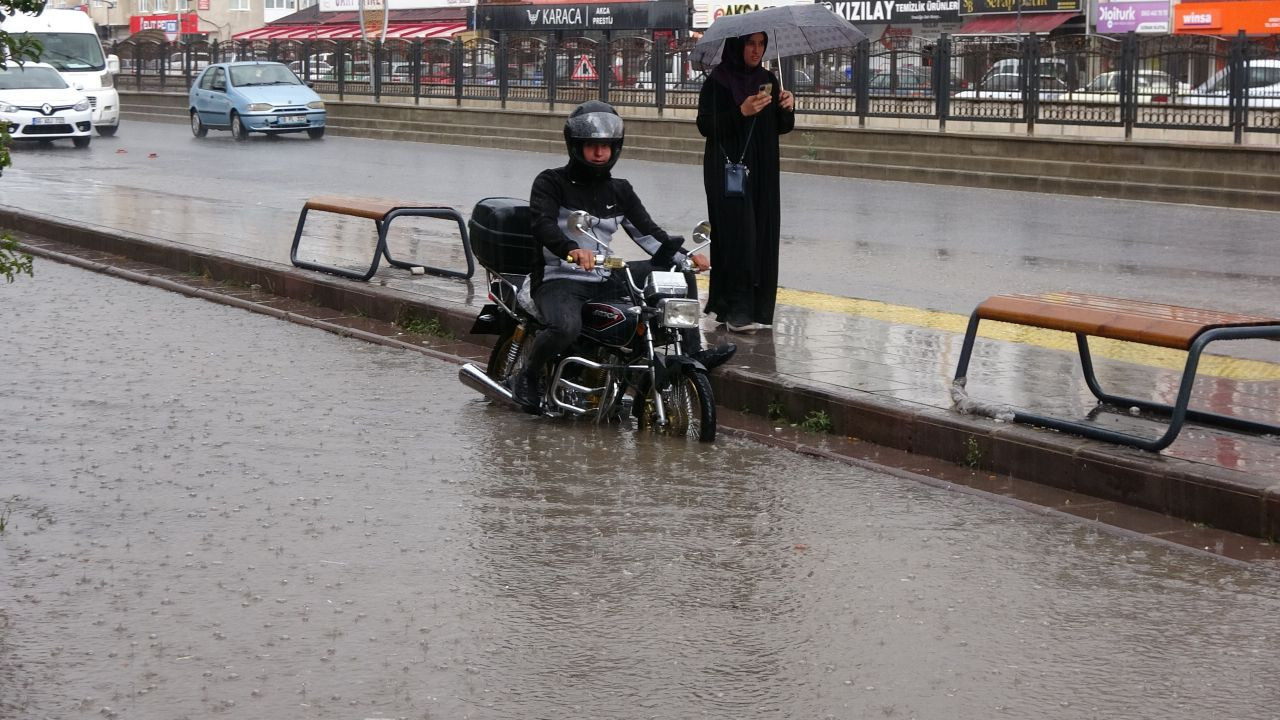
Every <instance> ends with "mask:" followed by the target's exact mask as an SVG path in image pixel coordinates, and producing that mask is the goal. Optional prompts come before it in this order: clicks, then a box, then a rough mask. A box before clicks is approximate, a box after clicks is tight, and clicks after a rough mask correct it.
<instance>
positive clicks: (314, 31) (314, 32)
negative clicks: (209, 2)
mask: <svg viewBox="0 0 1280 720" xmlns="http://www.w3.org/2000/svg"><path fill="white" fill-rule="evenodd" d="M466 29H467V24H466V23H438V22H437V23H391V24H390V25H388V26H387V39H392V38H399V39H402V40H425V39H430V38H451V37H453V36H454V35H457V34H458V33H460V32H465V31H466ZM359 37H360V25H358V24H357V23H334V24H330V25H266V26H264V27H260V28H254V29H253V30H246V31H244V32H242V33H236V34H235V35H233V36H232V37H231V39H232V40H355V39H358V38H359ZM370 37H374V36H373V35H371V36H370Z"/></svg>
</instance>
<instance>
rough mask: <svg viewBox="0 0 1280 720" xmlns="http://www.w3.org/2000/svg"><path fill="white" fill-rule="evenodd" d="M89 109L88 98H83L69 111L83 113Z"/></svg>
mask: <svg viewBox="0 0 1280 720" xmlns="http://www.w3.org/2000/svg"><path fill="white" fill-rule="evenodd" d="M90 107H91V106H90V105H89V98H85V99H83V100H81V101H80V102H78V103H76V104H75V105H72V106H71V109H72V110H75V111H76V112H84V111H85V110H88V109H89V108H90Z"/></svg>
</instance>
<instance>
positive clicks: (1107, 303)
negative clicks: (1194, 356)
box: [977, 293, 1280, 350]
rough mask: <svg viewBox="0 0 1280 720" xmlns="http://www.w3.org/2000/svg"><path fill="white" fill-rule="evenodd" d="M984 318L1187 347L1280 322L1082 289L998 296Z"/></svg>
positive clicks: (982, 308) (982, 310)
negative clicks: (1219, 333)
mask: <svg viewBox="0 0 1280 720" xmlns="http://www.w3.org/2000/svg"><path fill="white" fill-rule="evenodd" d="M977 312H978V317H980V318H982V319H984V320H997V321H1003V322H1009V323H1015V324H1019V325H1028V326H1031V327H1042V328H1047V329H1050V330H1061V331H1064V332H1070V333H1083V334H1086V335H1095V336H1098V337H1105V338H1110V339H1113V340H1127V341H1130V342H1140V343H1145V344H1148V345H1158V346H1161V347H1168V348H1174V349H1179V350H1186V349H1188V348H1190V347H1191V343H1192V342H1194V341H1195V339H1196V337H1198V336H1199V335H1200V334H1201V333H1203V332H1205V331H1206V330H1209V329H1212V328H1220V327H1252V326H1259V325H1275V324H1280V319H1275V318H1264V317H1258V316H1254V315H1241V314H1238V313H1220V312H1214V311H1212V310H1201V309H1198V308H1187V307H1180V306H1177V305H1162V304H1159V303H1148V302H1142V301H1136V300H1124V299H1121V298H1108V297H1102V296H1096V295H1081V294H1077V293H1046V294H1044V295H996V296H994V297H992V298H989V299H987V300H986V301H984V302H983V303H982V304H981V305H979V306H978V310H977Z"/></svg>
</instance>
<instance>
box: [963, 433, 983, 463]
mask: <svg viewBox="0 0 1280 720" xmlns="http://www.w3.org/2000/svg"><path fill="white" fill-rule="evenodd" d="M964 464H965V465H966V466H968V467H970V468H973V469H974V470H976V469H978V466H979V465H981V464H982V448H980V447H978V441H977V440H975V439H974V437H973V436H972V435H970V436H969V437H967V438H965V440H964Z"/></svg>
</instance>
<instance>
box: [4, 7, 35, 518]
mask: <svg viewBox="0 0 1280 720" xmlns="http://www.w3.org/2000/svg"><path fill="white" fill-rule="evenodd" d="M44 4H45V0H0V13H3V14H4V16H5V17H8V16H9V15H13V14H15V13H20V12H26V13H38V12H40V11H42V10H44ZM0 27H3V26H0ZM40 49H41V48H40V43H39V42H37V41H36V39H35V38H33V37H27V36H23V37H13V36H12V35H10V34H9V33H7V32H4V31H3V30H0V63H3V62H5V61H6V60H9V59H10V58H12V59H14V60H17V61H19V62H24V61H27V60H35V59H36V58H38V57H40ZM9 141H10V139H9V132H8V130H7V129H5V128H3V127H0V175H3V174H4V169H5V168H7V167H9V165H10V164H12V160H11V158H10V157H9ZM22 273H26V274H27V275H30V274H31V256H30V255H25V254H23V253H20V252H18V243H17V241H16V240H14V239H13V238H12V237H10V236H9V235H8V234H4V235H0V275H4V278H5V280H6V281H7V282H13V279H14V278H15V277H17V276H18V275H21V274H22ZM7 518H8V514H7V513H6V514H5V515H4V517H3V518H0V531H3V529H4V524H3V522H2V521H3V520H4V519H7Z"/></svg>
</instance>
